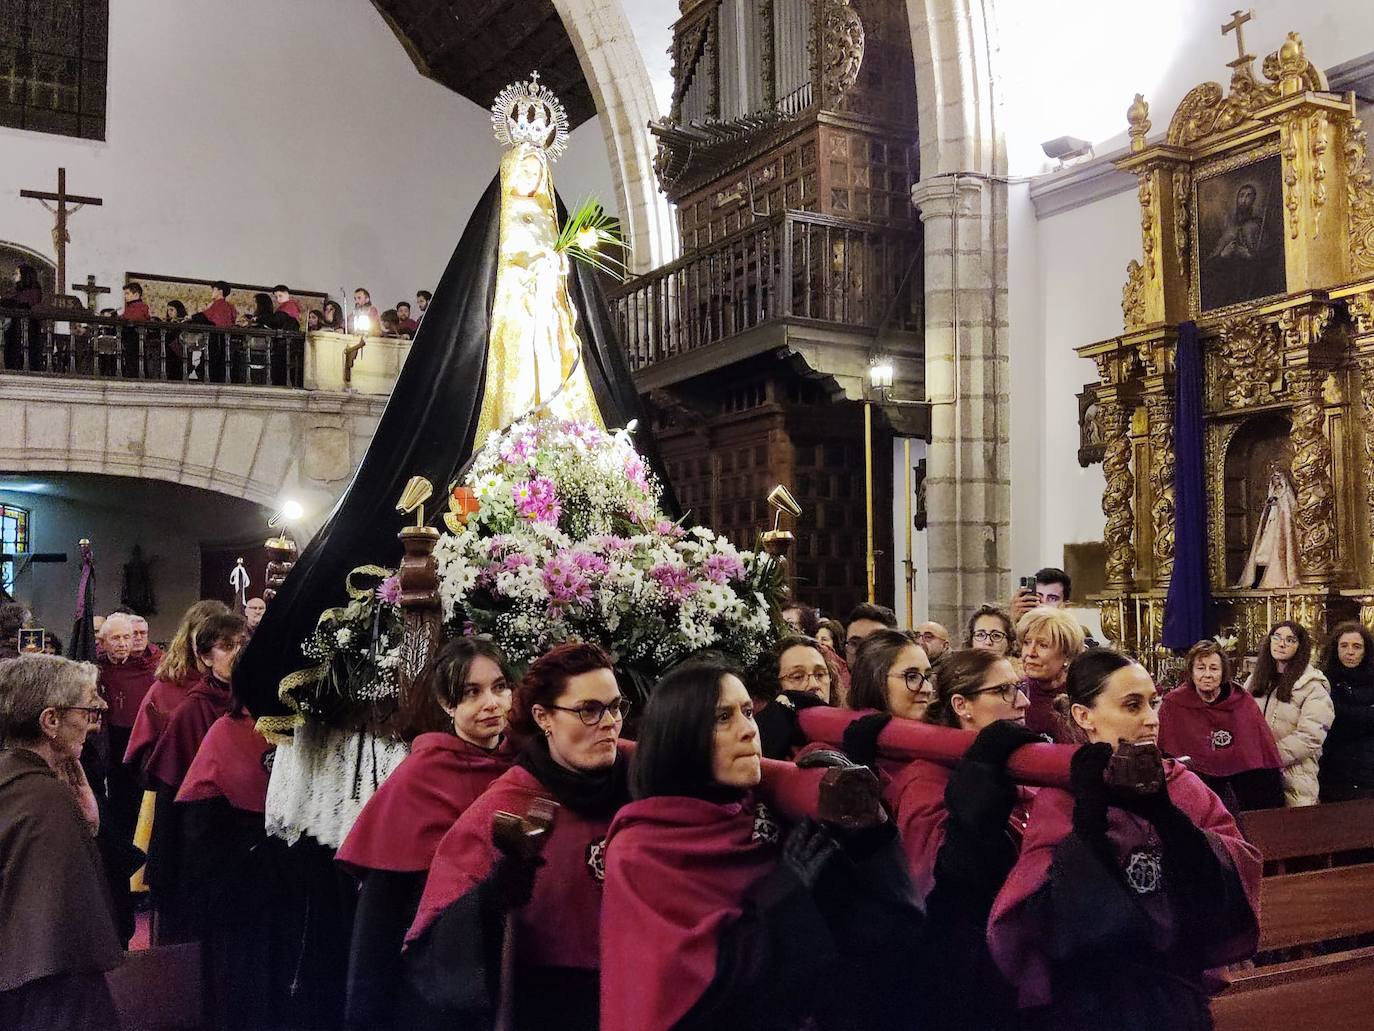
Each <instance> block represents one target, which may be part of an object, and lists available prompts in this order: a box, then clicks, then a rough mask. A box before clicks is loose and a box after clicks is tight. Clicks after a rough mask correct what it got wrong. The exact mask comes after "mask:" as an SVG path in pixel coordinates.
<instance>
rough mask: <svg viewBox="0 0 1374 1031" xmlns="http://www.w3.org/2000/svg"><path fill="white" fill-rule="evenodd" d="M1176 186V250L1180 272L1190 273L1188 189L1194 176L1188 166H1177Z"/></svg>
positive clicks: (1175, 172)
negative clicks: (1190, 173)
mask: <svg viewBox="0 0 1374 1031" xmlns="http://www.w3.org/2000/svg"><path fill="white" fill-rule="evenodd" d="M1173 186H1174V250H1175V251H1176V252H1177V254H1178V274H1179V275H1180V276H1184V277H1185V278H1186V277H1187V275H1188V190H1189V189H1190V188H1191V186H1192V176H1191V175H1189V174H1188V170H1187V169H1186V168H1176V169H1174V174H1173Z"/></svg>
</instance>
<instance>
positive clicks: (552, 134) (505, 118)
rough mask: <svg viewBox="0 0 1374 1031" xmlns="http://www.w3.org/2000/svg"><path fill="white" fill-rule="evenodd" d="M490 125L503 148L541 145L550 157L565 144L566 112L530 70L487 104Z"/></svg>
mask: <svg viewBox="0 0 1374 1031" xmlns="http://www.w3.org/2000/svg"><path fill="white" fill-rule="evenodd" d="M491 125H492V129H493V130H494V131H495V133H496V139H497V140H498V141H499V142H500V144H501V145H502V146H503V147H515V146H519V145H520V144H522V143H529V144H532V145H533V146H536V147H542V148H543V149H544V151H545V152H546V153H547V154H548V155H549V159H550V160H553V159H555V158H557V157H558V155H560V154H562V153H563V151H564V150H565V149H567V146H568V112H567V111H565V110H563V102H562V101H561V100H559V99H558V98H557V97H556V96H554V93H553V90H551V89H549V88H548V87H547V86H545V85H543V84H542V83H540V81H539V73H538V72H531V73H530V77H529V79H527V80H526V81H525V82H513V83H511V84H510V85H509V86H507V87H506V88H505V89H503V90H502V91H501V92H500V93H499V94H498V95H497V97H496V101H495V102H494V103H493V104H492V105H491Z"/></svg>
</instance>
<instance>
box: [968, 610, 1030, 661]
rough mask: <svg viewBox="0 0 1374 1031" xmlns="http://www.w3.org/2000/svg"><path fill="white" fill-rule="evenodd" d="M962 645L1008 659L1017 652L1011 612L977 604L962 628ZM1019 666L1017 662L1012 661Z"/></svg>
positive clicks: (1014, 627)
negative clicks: (966, 623) (965, 625)
mask: <svg viewBox="0 0 1374 1031" xmlns="http://www.w3.org/2000/svg"><path fill="white" fill-rule="evenodd" d="M964 647H965V648H982V649H984V650H986V651H990V652H993V653H995V654H996V655H998V656H1000V657H1001V658H1004V659H1008V658H1011V657H1012V656H1014V655H1015V654H1016V653H1017V646H1016V626H1015V625H1014V624H1013V623H1012V621H1011V614H1010V613H1008V612H1007V610H1006V609H999V608H998V607H997V606H996V605H979V606H978V607H977V608H976V609H974V610H973V614H972V615H971V616H969V617H968V626H967V627H965V628H964ZM1012 665H1013V666H1016V667H1018V668H1019V664H1018V663H1012Z"/></svg>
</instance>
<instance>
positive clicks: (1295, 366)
mask: <svg viewBox="0 0 1374 1031" xmlns="http://www.w3.org/2000/svg"><path fill="white" fill-rule="evenodd" d="M1253 61H1254V58H1251V57H1249V56H1248V55H1244V54H1242V56H1241V57H1240V58H1238V59H1237V60H1235V61H1233V62H1231V68H1232V77H1231V82H1230V88H1229V90H1228V91H1225V92H1223V90H1222V89H1221V87H1220V86H1218V85H1217V84H1216V83H1213V82H1209V83H1204V84H1202V85H1200V86H1197V87H1196V88H1194V89H1193V90H1192V91H1191V92H1190V93H1189V94H1188V95H1187V96H1186V97H1185V98H1184V100H1183V102H1182V104H1181V105H1180V106H1179V108H1178V110H1177V111H1176V112H1175V113H1174V116H1173V118H1172V120H1171V121H1170V123H1169V130H1168V134H1167V137H1166V138H1165V140H1164V141H1163V142H1158V143H1154V144H1148V143H1147V142H1146V136H1147V134H1148V132H1149V130H1150V122H1149V120H1148V117H1149V112H1148V108H1147V106H1146V104H1145V102H1144V100H1143V98H1142V97H1140V96H1137V97H1136V98H1135V102H1134V103H1133V104H1132V105H1131V107H1130V109H1129V111H1128V112H1127V117H1128V119H1129V122H1130V130H1129V131H1130V137H1131V148H1130V154H1129V155H1128V156H1127V157H1125V158H1123V159H1121V160H1120V161H1118V162H1117V166H1118V167H1120V168H1122V169H1124V170H1126V171H1129V172H1131V173H1133V174H1134V175H1135V176H1136V178H1137V181H1138V197H1139V201H1140V233H1141V247H1142V254H1141V257H1140V259H1139V260H1132V261H1131V262H1130V263H1129V264H1128V266H1127V278H1126V285H1125V288H1124V290H1123V295H1122V313H1123V316H1124V332H1123V333H1122V335H1120V336H1117V337H1113V338H1112V339H1110V340H1104V341H1101V342H1099V343H1095V344H1090V345H1088V346H1085V347H1081V348H1079V349H1078V353H1079V354H1080V355H1083V356H1085V357H1089V358H1092V359H1093V360H1094V361H1095V362H1096V364H1097V368H1098V375H1099V380H1100V382H1099V385H1098V387H1097V388H1096V390H1097V395H1096V400H1097V402H1098V404H1099V406H1100V408H1101V412H1102V418H1103V420H1104V426H1105V440H1106V443H1107V446H1106V452H1105V457H1104V460H1103V471H1104V474H1105V476H1106V480H1107V486H1106V490H1105V492H1104V494H1103V498H1102V510H1103V513H1104V514H1105V515H1106V520H1107V522H1106V530H1105V537H1106V544H1107V555H1108V559H1107V591H1106V592H1105V594H1104V595H1103V596H1102V597H1101V598H1100V604H1101V609H1102V626H1103V630H1104V632H1105V633H1106V635H1107V637H1108V638H1110V639H1111V640H1112V641H1114V642H1117V643H1119V644H1120V645H1122V646H1123V647H1125V648H1126V649H1128V650H1130V651H1133V652H1135V653H1136V654H1137V655H1139V656H1141V657H1142V659H1144V660H1146V661H1147V663H1149V664H1151V665H1154V666H1155V667H1156V668H1157V669H1162V668H1163V667H1165V666H1167V665H1168V662H1169V660H1168V658H1167V655H1166V652H1165V650H1164V649H1163V648H1162V647H1160V646H1159V643H1158V642H1159V639H1160V630H1161V626H1162V621H1163V612H1164V598H1165V594H1166V592H1167V589H1168V584H1169V578H1170V573H1171V570H1172V565H1173V559H1174V545H1175V537H1174V529H1175V528H1174V462H1175V454H1174V439H1173V438H1174V429H1173V419H1174V404H1175V368H1174V357H1175V350H1174V348H1175V341H1176V337H1177V327H1178V325H1179V323H1181V322H1184V321H1186V320H1188V319H1194V320H1196V322H1197V324H1198V328H1199V333H1200V336H1201V340H1202V349H1203V364H1204V387H1203V391H1204V395H1203V396H1204V423H1205V430H1204V434H1205V470H1204V475H1205V477H1206V498H1207V549H1208V571H1209V579H1210V584H1211V589H1212V597H1213V604H1214V607H1215V610H1216V611H1215V612H1214V615H1215V618H1216V624H1217V627H1218V628H1219V629H1221V630H1223V632H1226V633H1232V632H1233V633H1234V635H1235V636H1237V637H1238V638H1239V640H1238V642H1237V647H1238V649H1239V651H1240V653H1241V654H1244V653H1246V652H1249V651H1253V650H1254V649H1255V647H1256V646H1257V644H1258V643H1259V642H1261V641H1262V639H1263V637H1264V635H1265V634H1266V633H1267V630H1268V627H1269V626H1270V625H1271V624H1272V622H1273V621H1276V620H1278V619H1282V618H1290V617H1291V618H1294V619H1296V620H1298V621H1300V622H1301V623H1302V624H1303V625H1304V626H1306V627H1308V629H1309V630H1310V631H1312V632H1313V633H1314V634H1315V635H1316V636H1317V637H1318V638H1321V637H1323V636H1324V633H1325V631H1326V630H1328V629H1329V627H1330V626H1331V625H1332V624H1333V623H1334V622H1335V621H1337V620H1339V619H1342V618H1350V617H1352V616H1355V615H1357V614H1358V615H1360V616H1361V617H1362V618H1364V620H1365V622H1366V624H1367V625H1368V624H1374V475H1371V469H1372V467H1374V186H1371V179H1370V170H1369V164H1368V160H1367V157H1366V151H1365V147H1366V135H1365V132H1364V131H1363V129H1362V127H1361V125H1360V122H1359V120H1358V118H1357V117H1356V114H1355V104H1354V97H1353V95H1348V96H1339V95H1336V94H1333V93H1331V92H1329V91H1328V90H1327V83H1326V80H1325V77H1324V76H1323V74H1322V72H1321V71H1320V70H1318V69H1317V68H1316V67H1315V66H1313V65H1312V64H1311V63H1310V62H1309V61H1308V59H1307V56H1306V54H1305V53H1304V50H1303V45H1302V40H1301V38H1300V37H1299V36H1298V35H1297V34H1296V33H1290V34H1289V35H1288V38H1287V40H1286V42H1285V43H1284V44H1283V45H1282V46H1281V47H1280V48H1279V49H1278V50H1277V51H1276V52H1275V53H1273V54H1270V55H1269V56H1268V57H1266V58H1265V59H1264V61H1263V64H1262V70H1261V71H1262V78H1259V77H1256V75H1255V73H1254V69H1253ZM1276 467H1277V468H1281V469H1283V470H1284V471H1285V472H1286V473H1287V474H1288V475H1289V476H1290V481H1291V485H1292V487H1293V489H1294V493H1295V495H1296V510H1295V518H1294V519H1293V523H1294V525H1295V527H1296V538H1297V551H1298V567H1299V583H1298V584H1296V585H1294V586H1293V587H1291V588H1289V589H1286V590H1276V589H1268V590H1260V589H1256V588H1255V587H1253V585H1241V584H1239V583H1238V580H1237V576H1238V574H1239V572H1240V568H1241V567H1242V566H1243V565H1244V562H1245V557H1246V553H1247V551H1248V548H1249V544H1250V542H1251V540H1252V538H1253V535H1254V534H1255V532H1256V529H1257V523H1258V518H1259V516H1260V512H1261V510H1262V508H1263V505H1264V501H1265V485H1264V482H1263V480H1264V478H1265V476H1266V474H1267V473H1269V472H1270V471H1272V470H1273V469H1274V468H1276ZM1232 628H1234V629H1232Z"/></svg>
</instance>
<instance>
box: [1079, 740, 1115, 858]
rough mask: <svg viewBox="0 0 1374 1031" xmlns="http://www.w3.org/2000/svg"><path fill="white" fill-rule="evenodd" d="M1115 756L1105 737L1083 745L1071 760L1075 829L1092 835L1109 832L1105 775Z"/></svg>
mask: <svg viewBox="0 0 1374 1031" xmlns="http://www.w3.org/2000/svg"><path fill="white" fill-rule="evenodd" d="M1111 758H1112V746H1111V745H1109V744H1107V743H1106V742H1105V741H1099V742H1097V743H1096V744H1092V745H1083V746H1082V747H1081V748H1079V749H1078V751H1076V752H1074V753H1073V759H1071V760H1070V761H1069V790H1070V791H1072V792H1073V800H1074V804H1073V829H1074V830H1075V831H1077V832H1078V833H1079V834H1082V835H1084V836H1086V837H1090V838H1094V839H1095V838H1099V837H1102V836H1104V835H1105V834H1106V833H1107V802H1108V798H1107V784H1106V782H1105V781H1104V780H1103V779H1102V775H1103V774H1104V773H1106V772H1107V763H1109V762H1110V761H1111Z"/></svg>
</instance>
